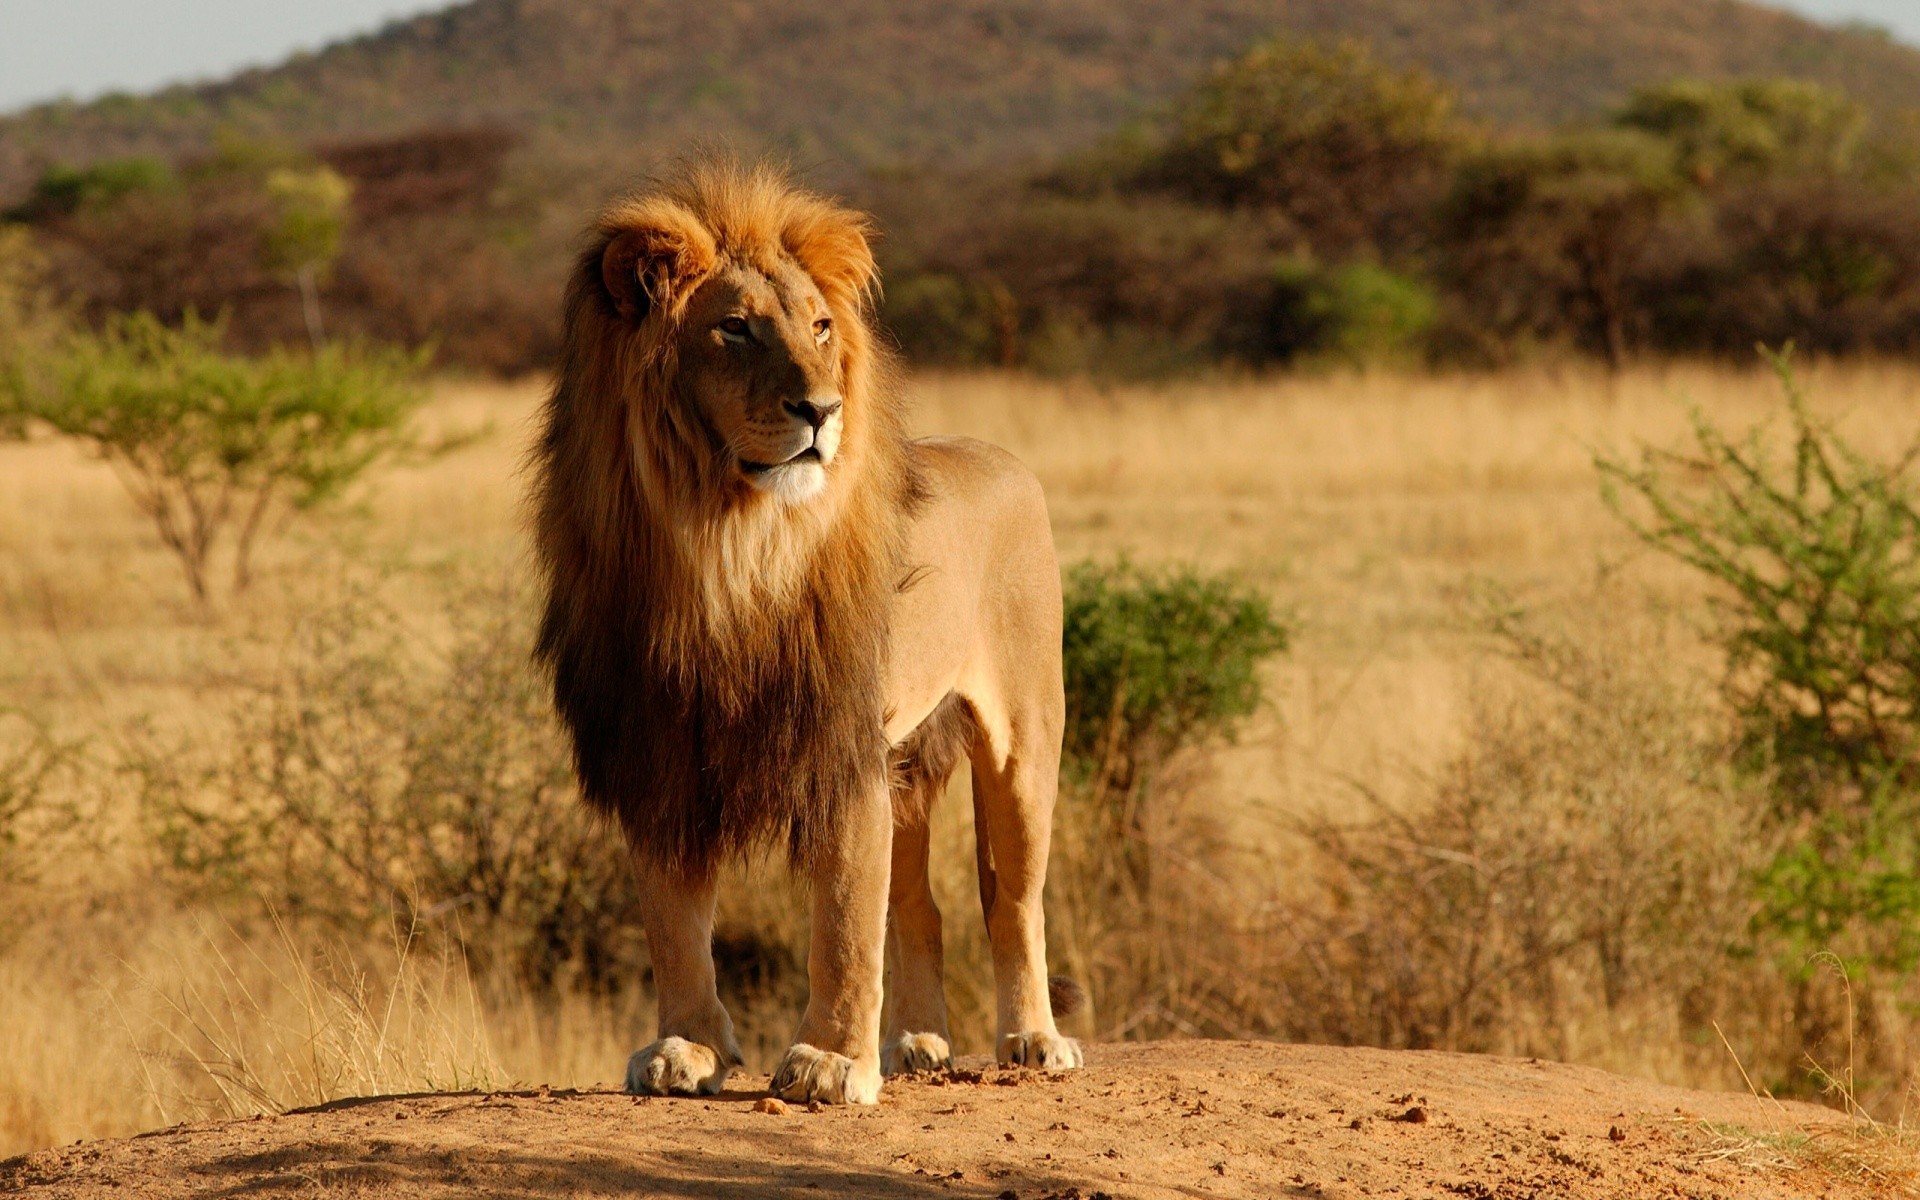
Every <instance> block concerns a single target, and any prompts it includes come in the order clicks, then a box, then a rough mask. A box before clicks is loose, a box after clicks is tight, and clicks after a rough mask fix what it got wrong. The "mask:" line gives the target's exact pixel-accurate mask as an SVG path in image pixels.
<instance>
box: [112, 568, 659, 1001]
mask: <svg viewBox="0 0 1920 1200" xmlns="http://www.w3.org/2000/svg"><path fill="white" fill-rule="evenodd" d="M522 607H523V606H521V605H519V604H517V603H514V602H513V600H512V599H511V597H510V596H502V595H500V594H496V593H478V594H475V595H473V596H471V597H469V598H466V599H464V600H461V601H458V602H456V603H454V604H452V605H451V606H450V608H449V612H448V616H449V618H450V621H451V624H452V626H453V630H454V632H453V636H452V641H451V645H450V647H449V648H448V649H447V651H446V652H445V653H444V654H441V655H437V656H431V657H428V656H423V655H421V654H420V653H419V651H418V649H417V641H418V639H417V636H409V631H408V630H407V629H405V628H404V627H403V626H402V625H401V623H400V621H399V619H398V618H397V617H396V616H395V615H393V614H392V613H390V612H388V611H386V610H384V609H383V608H381V607H380V606H379V605H377V604H375V603H373V602H372V601H370V600H368V599H365V598H356V599H353V600H350V601H348V602H347V603H344V604H342V605H340V606H338V607H336V608H334V609H332V610H330V611H325V612H322V613H320V614H319V615H317V616H315V617H314V618H312V619H311V620H309V621H308V622H307V623H306V625H305V627H304V628H303V630H302V631H301V634H300V637H299V641H298V642H297V644H296V645H295V647H294V649H293V653H292V655H291V656H290V661H289V665H288V667H287V669H286V671H285V674H284V676H283V677H282V678H280V679H277V680H275V681H272V683H271V684H270V685H269V686H268V687H267V688H266V689H265V691H264V694H262V695H261V696H259V697H258V699H257V700H256V701H254V702H252V703H250V704H248V705H246V706H245V708H243V709H242V710H241V711H240V712H239V713H238V714H237V715H236V718H235V728H234V738H233V740H232V746H233V749H232V751H231V752H230V753H229V754H227V755H225V756H224V757H220V758H216V759H214V760H212V761H208V762H202V763H199V764H197V765H196V764H195V763H194V760H193V759H192V758H191V757H188V756H187V755H185V754H183V753H180V752H178V751H175V750H173V749H171V748H164V747H159V746H156V745H153V744H151V743H144V744H142V745H140V746H139V747H137V748H136V751H135V752H134V754H133V756H132V758H131V760H130V762H129V766H130V768H131V769H132V771H133V773H134V777H135V779H136V780H137V781H138V782H139V785H140V791H141V794H142V797H143V810H144V811H145V813H146V815H147V819H148V821H149V824H150V827H151V829H152V831H153V833H154V836H155V838H156V844H157V845H158V846H159V847H160V848H161V849H162V851H163V857H164V860H165V862H166V864H167V866H168V868H169V869H170V871H171V873H172V877H173V878H174V879H175V880H176V882H177V883H178V884H179V885H180V886H181V887H182V888H184V889H185V890H187V891H188V892H200V893H206V894H209V895H211V896H212V897H214V898H223V899H226V900H251V899H256V898H257V899H263V900H265V901H267V902H268V903H269V904H270V905H271V906H272V907H273V908H274V909H275V910H277V911H278V912H281V913H284V914H286V915H287V916H288V917H290V918H294V919H301V920H318V921H323V922H326V923H328V924H331V925H333V926H335V927H337V928H341V929H345V930H363V931H364V930H372V931H375V932H380V931H387V932H390V933H393V934H394V935H396V936H400V937H403V938H404V937H410V936H412V935H413V934H414V933H415V932H416V931H419V932H429V933H436V934H439V935H442V936H445V937H447V938H450V939H452V940H453V941H454V942H455V943H457V944H458V945H459V947H460V948H461V949H462V950H463V952H464V953H465V954H466V956H467V958H468V960H469V961H470V962H472V963H473V964H474V965H475V966H476V967H478V968H481V969H483V970H484V969H487V968H491V967H495V966H498V967H501V968H504V969H506V970H507V971H509V972H511V973H514V974H516V975H518V976H519V977H520V978H522V979H523V980H525V981H526V982H529V983H531V984H534V985H536V986H541V987H545V986H548V985H551V984H553V983H556V982H559V981H563V980H567V979H574V980H578V981H581V982H584V983H587V984H590V985H602V984H608V983H611V982H613V981H615V980H617V979H618V978H619V977H620V976H621V975H622V974H624V973H627V972H632V973H634V974H637V972H638V963H639V962H641V961H643V960H642V959H641V958H640V954H639V949H638V946H637V943H638V940H639V925H638V922H637V919H636V916H637V914H636V911H635V909H634V895H633V883H632V876H631V873H630V871H629V868H628V865H627V859H626V853H625V850H624V842H623V840H622V839H621V837H620V836H619V834H618V832H617V831H613V830H610V829H607V828H604V827H602V826H601V825H600V824H599V823H598V822H596V821H595V820H594V819H593V818H592V817H591V816H590V815H589V814H588V812H587V810H586V809H585V807H584V806H583V805H581V804H580V803H579V801H578V799H577V797H576V794H575V790H574V784H573V774H572V768H571V766H570V760H569V758H568V756H567V753H566V748H565V745H564V742H563V740H562V739H561V737H560V734H559V731H558V728H557V726H556V724H555V722H554V719H553V715H552V712H551V705H550V702H549V700H548V693H547V689H546V688H545V686H544V683H543V681H542V680H541V679H540V678H539V676H538V673H537V672H536V671H535V670H534V668H533V667H532V665H531V660H530V641H529V640H528V629H527V626H526V621H525V619H524V618H525V614H524V613H523V611H522Z"/></svg>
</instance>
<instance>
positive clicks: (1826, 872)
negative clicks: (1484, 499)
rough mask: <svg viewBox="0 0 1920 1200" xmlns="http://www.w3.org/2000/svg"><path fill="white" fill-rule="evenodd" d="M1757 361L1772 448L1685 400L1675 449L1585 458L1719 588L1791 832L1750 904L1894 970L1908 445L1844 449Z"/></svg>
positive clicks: (1903, 826)
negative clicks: (1683, 446) (1784, 441)
mask: <svg viewBox="0 0 1920 1200" xmlns="http://www.w3.org/2000/svg"><path fill="white" fill-rule="evenodd" d="M1771 361H1772V363H1773V365H1774V368H1775V370H1776V371H1777V372H1778V375H1779V378H1780V384H1781V387H1782V388H1783V390H1784V391H1785V394H1786V401H1787V403H1786V411H1787V420H1788V434H1789V436H1788V445H1787V447H1786V452H1785V453H1784V454H1782V453H1780V452H1778V451H1777V450H1776V449H1775V448H1774V447H1772V446H1771V445H1769V443H1768V442H1767V440H1766V439H1765V438H1764V437H1763V436H1762V434H1761V432H1760V431H1759V430H1755V431H1752V432H1750V433H1748V434H1747V435H1745V436H1744V437H1734V436H1729V435H1727V434H1724V433H1722V432H1721V431H1720V430H1719V429H1718V428H1716V427H1715V426H1714V425H1712V424H1711V423H1710V422H1708V421H1707V420H1706V419H1705V418H1704V417H1702V416H1700V415H1699V414H1697V413H1696V414H1695V416H1694V443H1695V444H1694V448H1693V451H1692V452H1691V453H1688V454H1684V455H1683V454H1677V453H1670V452H1664V451H1658V450H1653V449H1647V450H1644V451H1643V452H1642V454H1641V457H1640V460H1639V461H1638V462H1637V463H1629V462H1622V461H1618V460H1610V459H1601V460H1600V462H1599V466H1600V470H1601V472H1602V474H1603V477H1604V478H1605V480H1606V482H1607V486H1608V492H1607V496H1608V500H1609V503H1610V504H1611V505H1612V506H1613V508H1614V510H1615V511H1616V512H1617V513H1619V514H1620V515H1621V516H1622V517H1623V518H1624V519H1625V520H1626V521H1627V523H1628V524H1629V526H1630V527H1631V528H1632V529H1633V530H1634V532H1635V533H1637V534H1638V535H1639V536H1640V537H1641V538H1642V539H1643V540H1644V541H1645V542H1647V544H1648V545H1650V546H1652V547H1654V548H1655V549H1657V550H1659V551H1661V552H1662V553H1664V554H1667V555H1670V556H1672V557H1674V558H1677V559H1679V560H1680V561H1681V562H1684V563H1686V564H1688V565H1689V566H1692V567H1694V568H1696V569H1697V570H1699V571H1701V572H1702V573H1704V574H1705V575H1706V576H1707V577H1708V578H1709V579H1711V580H1712V581H1713V582H1714V584H1715V585H1716V586H1717V589H1718V594H1717V598H1716V603H1717V606H1718V611H1719V615H1720V619H1721V623H1720V632H1719V636H1720V639H1721V642H1722V644H1723V645H1724V647H1725V649H1726V652H1727V659H1728V670H1727V677H1726V684H1725V690H1726V695H1727V698H1728V701H1729V703H1730V705H1731V706H1732V708H1733V710H1734V712H1735V713H1736V714H1737V717H1738V721H1739V730H1738V733H1739V748H1740V751H1741V755H1740V761H1741V763H1742V765H1743V766H1744V767H1745V768H1746V769H1748V770H1749V771H1751V772H1753V773H1755V774H1756V775H1760V776H1764V777H1765V778H1766V779H1767V780H1768V782H1769V784H1770V788H1771V793H1772V796H1773V800H1774V815H1775V818H1776V820H1777V821H1778V822H1779V824H1780V825H1781V826H1782V827H1783V828H1785V829H1787V830H1790V831H1791V832H1792V834H1793V837H1792V839H1791V844H1790V845H1789V846H1788V847H1787V848H1786V849H1785V850H1783V851H1782V853H1781V854H1780V855H1779V856H1778V857H1777V858H1776V859H1775V860H1774V861H1773V863H1772V864H1771V865H1770V866H1769V867H1768V869H1767V870H1766V871H1765V872H1764V873H1763V874H1762V876H1761V880H1760V884H1761V894H1762V896H1763V898H1764V900H1765V902H1766V903H1765V908H1764V911H1763V914H1762V919H1763V921H1764V922H1765V923H1766V924H1767V925H1769V926H1770V927H1772V928H1775V929H1777V930H1779V931H1780V932H1782V933H1784V934H1786V935H1788V937H1789V938H1790V939H1791V941H1792V942H1793V943H1794V944H1795V945H1796V946H1798V947H1799V948H1800V950H1801V951H1803V952H1810V951H1814V950H1830V951H1834V952H1836V953H1839V954H1841V955H1842V957H1843V958H1847V959H1850V960H1852V961H1854V962H1856V963H1859V964H1863V965H1878V966H1881V967H1885V968H1888V969H1891V970H1893V971H1896V972H1899V973H1902V974H1904V973H1905V972H1907V971H1909V970H1911V969H1912V967H1913V965H1914V964H1915V962H1916V961H1920V841H1916V838H1915V836H1914V834H1913V832H1912V831H1913V830H1914V829H1915V828H1916V821H1920V772H1917V771H1916V768H1915V761H1916V753H1920V639H1916V636H1915V630H1916V629H1920V507H1917V506H1916V503H1917V502H1916V492H1915V487H1914V483H1913V480H1912V477H1911V468H1912V465H1913V463H1914V461H1915V460H1916V458H1920V443H1916V444H1915V445H1914V446H1911V447H1909V448H1908V449H1907V450H1906V451H1905V452H1903V453H1901V454H1899V455H1897V456H1895V457H1893V458H1891V459H1876V458H1873V457H1871V456H1869V455H1867V454H1865V453H1863V452H1861V451H1860V450H1857V449H1856V448H1854V447H1853V446H1851V445H1849V444H1848V443H1847V442H1846V441H1845V440H1844V439H1843V438H1841V436H1840V435H1839V434H1838V433H1837V432H1836V431H1835V430H1834V429H1833V428H1832V427H1831V426H1829V425H1826V424H1825V423H1823V422H1821V421H1820V420H1819V419H1818V418H1817V417H1815V416H1814V414H1813V412H1812V411H1811V409H1810V408H1809V406H1808V403H1807V398H1806V395H1805V393H1804V392H1803V391H1802V390H1801V388H1800V386H1799V384H1798V382H1797V381H1796V379H1795V378H1794V375H1793V372H1792V369H1791V363H1790V358H1789V354H1788V353H1781V354H1778V355H1774V356H1771ZM1629 501H1631V502H1632V506H1631V507H1630V506H1629Z"/></svg>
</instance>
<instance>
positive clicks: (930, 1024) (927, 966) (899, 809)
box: [880, 695, 974, 1075]
mask: <svg viewBox="0 0 1920 1200" xmlns="http://www.w3.org/2000/svg"><path fill="white" fill-rule="evenodd" d="M973 738H974V723H973V712H972V710H971V709H969V708H968V707H967V706H966V704H965V703H964V702H963V701H961V700H960V699H959V697H957V696H952V695H949V696H948V697H947V698H946V699H945V700H943V701H942V702H941V703H940V704H939V705H938V706H937V707H936V708H935V709H934V711H933V712H932V713H931V714H930V715H929V716H928V717H927V719H926V720H925V721H922V722H921V723H920V726H919V728H917V729H915V730H914V731H913V733H912V734H911V735H909V736H908V738H907V739H906V741H905V742H903V743H902V744H901V746H900V748H899V749H898V750H896V751H895V753H894V756H893V871H892V877H891V879H890V881H889V886H888V892H887V959H888V963H887V967H888V971H887V1017H886V1024H885V1026H884V1028H885V1030H886V1032H885V1034H884V1035H883V1036H882V1038H881V1040H880V1061H881V1067H882V1069H883V1070H884V1071H885V1072H886V1073H887V1074H889V1075H899V1074H907V1073H911V1072H915V1071H933V1070H941V1069H944V1068H947V1067H949V1066H951V1065H952V1064H953V1049H952V1045H951V1042H950V1040H949V1037H948V1033H947V994H946V982H945V974H944V948H943V945H942V941H941V924H940V908H939V906H938V905H937V904H936V903H935V902H934V899H933V888H932V885H931V883H930V881H929V879H928V875H927V857H928V850H929V827H930V824H931V819H932V812H933V805H934V802H935V801H937V800H938V799H939V798H940V793H941V792H942V791H943V790H944V789H945V788H946V785H947V780H948V779H949V778H951V777H952V775H953V769H954V767H955V766H956V765H958V763H959V762H960V760H961V759H962V758H963V757H965V755H966V753H967V751H968V749H969V748H970V747H971V745H972V742H973Z"/></svg>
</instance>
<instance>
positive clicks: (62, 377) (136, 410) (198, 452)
mask: <svg viewBox="0 0 1920 1200" xmlns="http://www.w3.org/2000/svg"><path fill="white" fill-rule="evenodd" d="M222 332H223V330H222V326H221V324H220V323H219V322H212V323H208V322H203V321H199V320H197V319H194V318H192V317H189V318H188V319H187V321H186V322H185V323H184V324H182V325H181V326H180V327H179V328H177V329H176V328H169V327H168V326H165V325H163V324H161V323H160V322H159V321H157V320H155V319H154V318H153V317H152V316H150V315H147V314H145V313H137V314H134V315H132V316H128V317H122V318H117V319H115V320H113V321H111V322H109V324H108V326H107V328H106V330H105V331H104V332H103V333H100V334H74V335H72V336H70V337H69V338H67V339H66V341H65V344H64V346H63V348H62V349H61V350H60V351H59V352H58V353H57V354H56V355H55V356H54V358H53V360H52V362H51V364H50V366H49V368H48V369H47V370H46V371H45V372H41V373H39V374H38V375H36V376H35V377H33V378H28V377H26V376H22V375H14V376H8V377H0V384H7V385H8V386H5V387H4V389H0V428H11V429H12V430H13V431H15V432H18V431H20V430H21V429H22V428H24V427H25V426H26V425H27V423H28V422H36V421H37V422H40V423H43V424H45V425H48V426H51V427H52V428H53V429H54V430H55V431H57V432H58V433H61V434H64V435H66V436H67V437H71V438H75V439H77V440H79V441H82V442H84V443H86V444H87V445H88V446H89V447H90V448H91V449H92V450H93V451H94V453H96V454H98V455H99V456H100V457H101V458H103V459H105V460H107V461H108V462H110V463H112V464H113V466H114V468H115V470H116V471H117V473H118V474H119V476H120V479H121V482H122V483H124V484H125V485H126V488H127V491H128V492H129V494H130V495H131V496H132V498H133V501H134V503H135V504H136V505H137V506H138V507H139V508H140V511H141V512H143V513H145V514H146V515H147V516H148V517H149V518H150V519H151V520H152V521H153V523H154V528H155V530H156V532H158V534H159V535H160V540H161V541H162V542H163V543H165V545H166V546H167V548H168V549H169V550H170V551H172V552H173V553H174V555H175V556H176V557H177V558H178V559H179V560H180V564H181V567H182V568H183V569H184V570H185V572H186V576H187V583H188V586H189V587H191V588H192V590H193V594H194V597H195V598H196V599H197V600H200V601H201V602H206V601H207V600H209V599H210V597H211V581H210V579H209V570H210V566H211V560H212V557H213V554H214V551H215V549H216V548H217V547H218V546H219V544H220V543H221V541H222V540H223V539H225V538H227V537H229V536H231V538H232V540H233V543H234V567H233V587H234V590H235V591H239V590H242V589H244V588H245V587H246V586H247V584H248V582H249V580H250V578H251V564H252V551H253V545H254V541H255V539H256V538H257V537H258V535H259V533H260V531H261V530H262V529H263V528H264V527H265V526H266V523H267V520H268V518H269V517H271V516H272V515H273V514H274V510H275V509H276V508H285V507H293V508H306V507H310V506H312V505H314V504H317V503H319V502H321V501H324V500H326V499H329V498H331V497H333V496H335V495H337V494H338V493H339V492H340V491H341V490H342V489H343V488H345V487H346V486H347V485H349V484H350V483H352V482H353V481H354V480H355V479H357V478H358V477H359V476H360V474H361V473H362V472H363V471H365V470H366V469H367V468H368V467H369V466H371V465H372V464H373V463H374V462H376V461H377V460H379V459H380V458H381V457H382V456H384V455H388V454H391V453H393V452H395V451H396V450H398V449H400V448H401V447H402V446H403V445H404V444H405V443H406V440H407V433H406V427H407V422H408V419H409V417H410V416H411V415H412V413H413V410H414V409H415V407H416V406H417V405H418V404H419V402H420V400H421V398H422V392H421V389H420V388H419V386H418V384H417V377H418V374H419V371H420V369H421V367H422V366H423V365H424V360H423V358H422V357H421V356H418V355H413V354H409V353H406V352H403V351H400V350H395V349H389V348H381V347H371V346H352V345H334V346H327V347H323V348H322V349H320V350H319V351H318V352H317V353H315V354H313V355H311V356H308V355H304V354H299V355H296V354H292V353H288V352H285V351H278V350H276V351H274V352H271V353H269V354H267V355H265V356H262V357H259V358H245V357H239V356H234V355H228V354H225V353H223V352H222V351H221V349H220V342H221V336H222Z"/></svg>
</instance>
